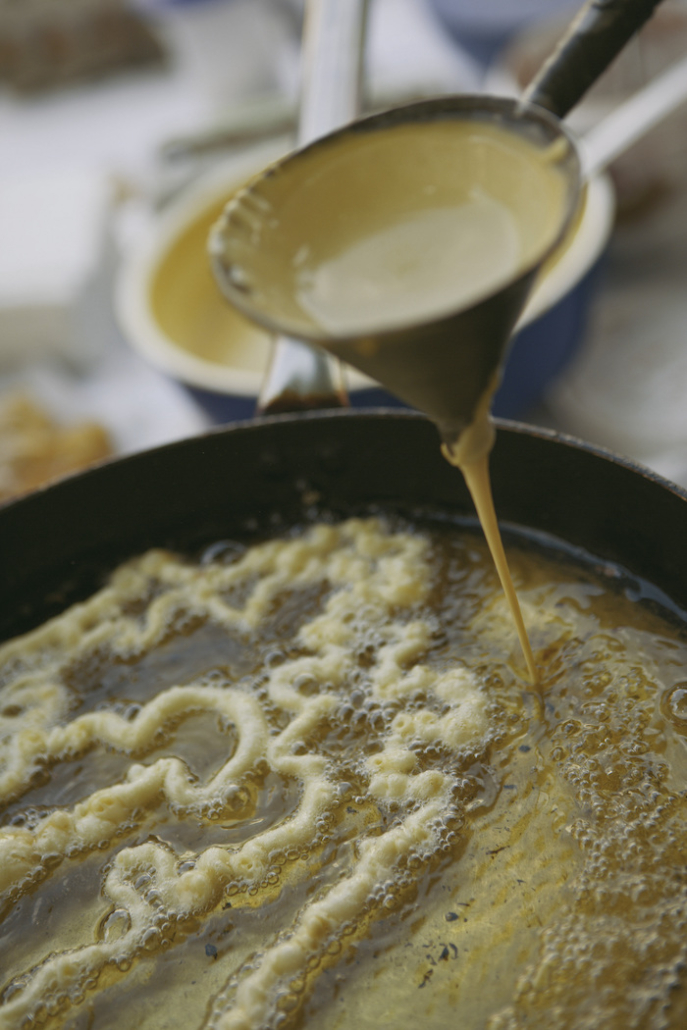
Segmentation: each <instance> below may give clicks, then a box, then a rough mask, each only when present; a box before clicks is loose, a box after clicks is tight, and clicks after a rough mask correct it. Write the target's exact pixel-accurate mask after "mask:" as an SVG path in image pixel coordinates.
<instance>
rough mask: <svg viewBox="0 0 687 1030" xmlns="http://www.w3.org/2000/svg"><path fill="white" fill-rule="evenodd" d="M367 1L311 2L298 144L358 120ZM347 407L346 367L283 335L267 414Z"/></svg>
mask: <svg viewBox="0 0 687 1030" xmlns="http://www.w3.org/2000/svg"><path fill="white" fill-rule="evenodd" d="M366 14H367V0H308V2H307V4H306V8H305V23H304V27H303V79H302V86H301V101H300V111H299V119H298V144H299V146H305V145H306V144H308V143H312V142H313V141H314V140H316V139H319V137H320V136H326V135H327V133H329V132H333V131H334V129H338V128H340V127H341V126H342V125H346V124H347V123H348V122H350V121H353V119H354V118H355V117H356V116H357V114H358V111H359V109H360V92H361V83H362V57H363V43H364V35H365V21H366ZM347 404H348V398H347V396H346V391H345V388H344V383H343V374H342V371H341V364H340V362H339V361H338V359H337V358H334V357H332V356H330V355H329V354H327V353H325V352H324V351H321V350H319V349H318V348H315V347H311V346H310V345H309V344H306V343H301V342H299V341H297V340H291V339H289V338H288V337H285V336H280V337H277V339H276V340H275V341H274V344H273V346H272V354H271V357H270V361H269V364H268V367H267V371H266V373H265V378H264V380H263V383H262V388H261V390H260V396H259V397H258V403H257V410H258V411H259V412H263V413H265V414H276V413H277V412H280V411H298V410H304V409H308V408H336V407H344V406H346V405H347Z"/></svg>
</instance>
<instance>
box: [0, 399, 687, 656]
mask: <svg viewBox="0 0 687 1030" xmlns="http://www.w3.org/2000/svg"><path fill="white" fill-rule="evenodd" d="M491 467H492V476H493V485H494V496H495V503H496V508H497V512H498V515H499V519H500V521H501V522H502V523H504V522H506V523H515V524H516V525H518V526H521V527H526V528H527V529H528V530H529V531H535V532H539V533H546V534H553V535H554V536H556V537H558V538H560V539H561V540H563V541H566V542H567V543H568V544H569V545H572V546H573V547H577V548H583V549H584V550H586V551H588V552H590V553H591V554H592V555H594V556H597V557H598V558H599V559H600V560H601V561H605V562H613V563H619V564H620V565H622V566H624V568H625V569H626V570H627V571H628V573H629V574H630V576H631V577H637V578H638V579H640V580H646V581H649V583H651V584H653V586H654V587H656V588H658V590H659V591H662V592H664V593H665V594H666V595H667V596H668V598H669V599H670V600H671V601H672V603H673V604H674V605H675V606H676V607H677V608H680V609H687V544H686V543H685V541H686V540H687V503H686V502H687V494H685V493H684V492H683V491H681V490H679V489H678V488H677V487H675V486H672V485H671V484H669V483H666V482H665V481H663V480H660V479H659V478H658V477H655V476H653V475H651V474H649V473H647V472H646V471H645V470H640V469H638V468H636V467H634V466H632V465H630V464H629V463H627V462H623V461H620V460H618V459H612V458H611V457H610V456H609V455H607V454H605V453H603V452H600V451H597V450H594V449H592V448H590V447H587V446H584V445H581V444H579V443H576V442H574V441H570V440H567V439H564V438H561V437H560V436H556V435H555V434H552V433H548V432H546V431H541V430H533V429H531V428H529V427H525V426H521V425H517V424H514V423H499V431H498V440H497V444H496V447H495V448H494V452H493V455H492V459H491ZM313 505H316V506H320V507H321V508H324V509H328V510H329V511H331V512H333V513H335V514H340V515H342V516H345V515H348V514H351V513H356V512H365V511H367V510H369V508H370V506H374V505H377V506H381V507H382V508H385V509H393V510H400V511H402V512H413V511H418V510H429V511H439V512H441V513H443V514H444V515H449V516H454V515H455V516H463V517H465V516H471V515H472V514H473V507H472V502H471V501H470V498H469V495H468V493H467V490H466V488H465V486H464V484H463V481H462V477H461V476H460V474H459V473H458V472H457V471H456V470H455V469H453V468H451V467H450V466H449V465H448V464H447V462H446V461H445V460H444V459H443V458H442V457H441V455H440V453H439V442H438V436H437V432H436V429H435V428H434V426H433V425H432V424H430V423H429V422H428V421H427V420H426V419H424V418H423V417H422V416H419V415H415V414H413V413H397V412H388V411H386V412H385V411H374V412H367V413H364V414H360V413H353V412H348V411H332V412H319V413H312V414H301V415H287V416H280V417H272V418H269V419H262V420H256V421H254V422H248V423H238V424H236V425H233V426H229V427H227V428H224V429H220V430H217V431H215V432H211V433H209V434H207V435H205V436H201V437H194V438H192V439H190V440H184V441H182V442H180V443H174V444H171V445H168V446H166V447H161V448H158V449H156V450H151V451H147V452H144V453H141V454H137V455H134V456H132V457H128V458H124V459H120V460H118V461H114V462H112V463H110V464H106V465H103V466H101V467H99V468H96V469H93V470H91V471H89V472H86V473H83V474H81V475H77V476H73V477H71V478H69V479H66V480H63V481H62V482H60V483H58V484H56V485H54V486H51V487H48V488H46V489H44V490H40V491H37V492H36V493H34V494H31V495H29V496H27V497H25V498H23V499H21V500H18V501H15V502H14V503H11V504H8V505H7V506H5V507H4V508H2V509H0V569H1V570H2V575H1V584H0V639H6V638H8V637H11V636H14V635H16V634H17V633H20V632H24V631H25V630H28V629H30V628H32V627H33V626H36V625H39V624H40V623H41V622H43V621H44V620H45V619H46V618H47V617H49V616H51V615H55V614H57V613H58V612H59V611H61V610H63V609H64V608H65V607H67V606H68V605H69V604H71V603H72V602H74V601H76V600H81V599H84V598H86V597H87V596H89V594H91V593H92V592H93V591H94V590H95V589H97V588H98V587H99V586H100V585H101V584H102V583H103V582H104V580H105V579H106V577H107V574H108V573H109V572H110V571H111V570H112V569H113V568H115V567H116V565H117V564H118V563H119V562H121V561H123V560H124V559H126V558H129V557H132V556H134V555H136V554H139V553H141V552H142V551H144V550H146V549H147V548H148V547H153V546H155V547H170V548H173V549H175V550H181V551H182V552H190V553H192V552H194V551H195V550H197V549H198V548H199V547H201V546H203V545H207V544H209V543H211V542H213V541H217V540H221V539H226V538H227V537H234V538H235V537H246V536H247V535H249V536H250V535H255V534H258V535H264V534H265V533H274V532H275V531H279V530H281V529H284V528H288V527H289V526H291V525H293V524H295V523H297V522H299V521H302V520H303V518H304V514H305V513H306V512H307V510H308V509H311V508H312V507H313ZM633 589H640V590H642V589H644V588H642V587H641V585H640V586H636V587H634V588H633ZM644 592H645V593H646V590H644ZM649 594H651V591H649Z"/></svg>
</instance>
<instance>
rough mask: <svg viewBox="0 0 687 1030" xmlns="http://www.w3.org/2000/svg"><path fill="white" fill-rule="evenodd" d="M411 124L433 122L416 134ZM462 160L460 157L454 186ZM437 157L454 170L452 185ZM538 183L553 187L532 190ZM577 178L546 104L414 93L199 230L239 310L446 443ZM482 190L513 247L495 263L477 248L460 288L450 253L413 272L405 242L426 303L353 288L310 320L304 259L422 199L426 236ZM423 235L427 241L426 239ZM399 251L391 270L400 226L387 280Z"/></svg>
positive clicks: (271, 175) (406, 215) (566, 214)
mask: <svg viewBox="0 0 687 1030" xmlns="http://www.w3.org/2000/svg"><path fill="white" fill-rule="evenodd" d="M426 129H429V130H435V129H438V130H439V131H438V132H434V131H432V132H430V133H429V134H427V135H426V137H425V136H423V133H424V131H425V130H426ZM416 130H419V134H418V131H416ZM493 132H495V133H497V136H496V137H495V138H494V139H491V138H490V137H489V133H493ZM481 134H486V135H485V136H484V138H482V135H481ZM478 137H479V141H478V142H477V143H475V140H476V139H477V138H478ZM418 140H420V145H418ZM466 141H467V143H466ZM502 141H507V142H508V144H510V143H512V145H513V149H512V151H511V150H509V149H508V148H507V146H505V145H504V144H503V142H502ZM462 164H468V165H470V166H471V167H470V169H469V171H468V173H467V179H466V178H464V177H463V179H462V184H461V177H462V168H461V165H462ZM447 167H450V168H455V180H456V182H455V185H454V183H453V178H454V177H453V176H452V175H447V173H446V169H447ZM504 168H507V171H506V173H505V174H504ZM470 173H471V174H472V180H471V179H470ZM554 180H555V182H554ZM466 182H467V186H466ZM550 182H553V183H554V185H555V189H553V192H552V193H551V195H550V196H548V195H547V187H548V185H549V184H550ZM580 185H581V176H580V166H579V161H578V158H577V153H576V149H575V145H574V143H573V142H572V140H571V139H570V138H569V136H568V135H567V133H566V130H565V129H564V128H563V127H562V126H561V124H560V122H559V121H558V119H557V118H556V117H555V116H553V115H551V114H549V113H548V112H547V111H544V110H542V109H539V108H537V107H535V106H533V105H526V104H522V103H521V102H518V101H514V100H511V99H506V98H490V97H484V96H477V97H470V96H462V97H449V98H441V99H438V100H432V101H422V102H420V103H415V104H410V105H407V106H405V107H401V108H396V109H394V110H392V111H389V112H384V113H382V114H380V115H374V116H372V117H370V118H366V119H363V120H361V121H358V122H356V123H354V124H353V125H350V126H347V127H346V128H344V129H341V130H339V131H337V132H335V133H332V134H331V135H329V136H327V137H325V138H323V139H320V140H318V141H316V142H315V143H314V144H311V145H310V146H308V147H305V148H304V149H302V150H299V151H297V152H296V153H294V154H292V155H290V156H289V157H287V158H285V159H283V160H282V161H279V162H277V163H276V164H275V165H273V166H271V167H270V168H269V169H267V170H266V172H265V173H263V174H262V175H260V176H258V177H257V178H256V179H254V180H253V181H252V182H251V183H249V184H248V185H247V186H246V187H245V188H244V189H243V190H241V191H240V192H239V193H238V194H237V195H236V197H235V198H234V199H233V200H232V201H231V202H230V203H229V205H228V206H227V208H226V209H225V212H224V214H223V216H222V218H221V219H220V221H219V222H218V223H217V225H216V226H215V228H214V229H213V232H212V234H211V238H210V253H211V257H212V261H213V268H214V271H215V275H216V277H217V280H218V282H219V284H220V286H221V288H222V290H223V292H224V293H225V295H226V297H227V298H228V299H229V301H230V302H231V303H232V304H233V305H234V306H235V307H237V308H238V309H239V310H240V311H242V312H243V313H244V314H246V315H247V316H248V317H249V318H251V319H253V320H254V321H255V322H257V323H258V324H261V325H263V326H264V327H266V328H267V329H268V330H270V331H272V332H275V333H279V334H282V335H286V336H290V337H294V338H296V339H299V340H304V341H307V342H309V343H314V344H317V345H318V346H320V347H324V348H325V349H327V350H328V351H330V352H332V353H334V354H336V355H338V356H339V357H340V358H342V359H343V360H345V361H346V362H348V363H349V364H351V365H353V366H354V367H355V368H357V369H359V370H360V371H362V372H364V373H365V374H367V375H369V376H371V377H372V378H374V379H376V380H377V381H379V382H380V383H382V384H383V385H384V386H386V387H387V388H388V389H390V390H391V391H392V392H393V393H394V394H396V395H397V396H398V397H400V398H401V399H402V400H404V401H405V402H407V403H409V404H411V405H412V406H414V407H416V408H418V409H419V410H421V411H423V412H424V413H426V414H427V415H429V416H430V417H431V418H432V419H433V421H434V422H435V423H436V424H437V425H438V426H439V429H440V431H441V433H442V435H443V436H444V438H445V439H446V440H448V441H451V440H454V439H455V438H456V437H457V436H458V435H459V434H460V431H461V430H462V428H463V427H464V426H465V425H466V424H468V423H469V422H470V421H472V418H473V416H474V413H475V410H476V407H477V404H478V402H479V400H480V398H481V397H482V396H483V395H484V394H485V391H488V390H491V389H493V388H494V387H495V386H496V385H497V381H498V379H497V372H498V370H499V369H500V368H501V365H502V362H503V358H504V354H505V351H506V348H507V344H508V340H509V338H510V336H511V333H512V330H513V328H514V326H515V324H516V322H517V319H518V317H519V315H520V313H521V311H522V309H523V307H524V305H525V302H526V300H527V297H528V295H529V292H530V289H531V287H532V285H533V282H534V280H535V278H536V275H537V273H538V271H539V269H540V268H541V266H542V264H543V263H544V262H545V261H546V259H547V258H548V257H549V255H550V254H551V253H552V252H553V250H554V249H555V247H556V246H557V244H558V243H559V242H560V240H561V239H562V237H563V235H564V234H565V232H566V230H567V228H568V226H569V224H570V222H571V220H572V219H573V217H574V215H575V212H576V210H577V205H578V201H579V196H580ZM461 191H462V192H461ZM554 194H555V200H554V199H552V198H553V196H554ZM483 195H485V196H486V198H487V199H486V201H485V203H486V205H487V207H489V205H492V207H493V205H496V206H499V205H500V206H502V207H503V209H504V210H506V209H507V211H508V218H509V225H508V230H507V232H505V234H504V233H501V236H500V237H499V239H500V240H502V241H505V244H506V246H505V249H508V248H509V247H511V248H512V247H515V250H516V251H517V255H516V256H515V257H514V258H513V260H512V261H511V262H510V265H507V264H506V263H505V262H504V261H503V250H504V248H503V247H500V246H497V247H496V248H495V249H494V252H493V254H491V253H487V258H486V264H487V265H488V266H489V267H488V269H487V274H486V275H485V276H484V277H483V281H481V282H478V283H477V285H476V286H475V287H474V288H473V289H472V290H471V292H470V293H469V295H467V296H466V293H465V289H464V287H463V283H462V281H461V275H460V274H458V272H457V271H456V275H455V279H454V280H452V271H451V268H450V267H447V265H450V260H451V259H450V256H449V257H448V258H440V259H439V262H438V264H436V265H435V266H434V268H433V269H432V271H431V274H429V275H428V273H427V268H426V267H424V264H425V256H426V253H427V250H424V251H423V250H422V248H418V253H419V261H418V263H417V273H418V275H419V276H420V277H421V278H422V280H423V285H422V290H423V291H424V296H428V297H429V298H430V300H429V302H428V303H427V304H426V305H425V306H418V304H417V303H416V300H415V298H413V297H409V295H408V291H405V290H404V289H401V290H397V302H394V303H393V304H392V306H391V308H390V307H389V305H388V303H387V304H386V310H384V311H383V312H382V314H381V315H380V314H379V313H378V312H377V311H376V310H375V304H376V299H375V297H374V296H369V294H370V293H371V291H370V290H368V291H367V292H368V302H367V307H366V306H365V302H364V301H365V289H364V288H363V293H362V297H363V303H361V305H360V310H358V308H357V305H356V301H352V302H351V306H350V307H349V308H348V310H346V311H344V312H343V315H342V317H341V319H340V320H339V321H337V320H334V321H333V322H332V320H329V321H327V320H325V321H323V320H322V319H321V318H320V317H318V315H317V312H316V315H315V316H313V309H312V304H310V303H309V302H308V300H307V298H306V300H305V302H304V301H303V297H304V295H305V293H307V289H308V285H307V284H308V283H309V281H310V280H311V279H312V275H313V268H314V269H315V272H314V274H315V275H317V274H319V272H318V268H317V265H318V262H319V263H320V268H322V267H324V266H325V265H328V266H329V267H328V268H326V269H325V277H326V275H329V277H330V278H334V279H336V277H337V270H338V268H339V267H340V264H338V263H337V262H339V259H340V256H341V253H342V252H345V250H346V248H347V247H349V246H350V245H351V243H353V244H354V245H355V244H356V243H357V241H359V240H361V239H363V240H364V239H365V238H366V233H369V231H370V228H371V229H372V232H374V231H375V230H379V229H380V228H381V229H382V230H384V229H386V228H388V227H389V226H391V225H394V224H396V223H397V222H402V223H403V224H404V225H406V226H407V225H408V224H409V223H412V221H413V219H414V218H415V217H416V215H417V214H418V213H419V212H426V211H427V210H428V209H429V210H430V211H431V218H432V222H431V226H433V227H434V228H435V229H436V231H437V232H438V233H439V235H441V223H442V221H444V220H445V219H447V218H448V219H450V218H451V215H452V211H453V210H455V209H456V208H460V207H461V205H466V204H469V203H471V202H473V201H474V200H475V198H477V203H478V204H480V203H482V199H483ZM535 224H536V229H532V226H533V225H535ZM469 228H470V227H469ZM480 229H481V225H480ZM473 231H474V230H473ZM513 234H514V235H515V236H516V237H517V242H516V243H513V240H512V236H513ZM454 236H455V233H454ZM497 236H498V233H497ZM470 239H472V240H473V243H474V244H479V243H480V240H479V238H478V237H474V236H469V237H468V240H467V242H465V241H464V242H463V244H461V245H464V246H465V245H467V243H469V240H470ZM459 242H460V241H459ZM423 243H424V244H425V245H426V247H428V248H429V249H430V250H431V248H432V243H433V241H432V238H431V237H429V238H428V237H427V236H426V235H425V237H424V238H423ZM356 257H357V255H356V253H355V252H354V253H353V258H352V260H356ZM399 258H400V265H401V266H402V264H403V261H404V260H405V259H406V258H408V254H407V253H405V252H404V251H403V235H402V234H401V236H400V237H399V241H398V247H397V253H392V254H391V266H392V270H391V273H390V276H391V278H393V275H394V274H395V273H394V267H395V266H398V264H399V260H398V259H399ZM412 258H413V255H410V259H411V260H412ZM345 260H346V258H345V257H344V261H345ZM468 261H469V259H468ZM427 267H429V266H427ZM437 277H439V278H441V280H442V282H441V284H440V288H435V287H436V285H437V284H436V282H435V279H436V278H437ZM446 283H448V284H449V288H448V290H447V288H446ZM304 284H305V287H304ZM454 284H455V291H454V289H453V286H454ZM335 285H336V288H337V289H338V288H339V286H340V283H339V282H337V283H336V284H335ZM392 286H393V284H392ZM358 287H359V283H357V284H356V287H355V289H354V290H352V291H351V297H353V296H355V295H356V293H357V292H358ZM363 287H364V283H363ZM344 296H345V294H344Z"/></svg>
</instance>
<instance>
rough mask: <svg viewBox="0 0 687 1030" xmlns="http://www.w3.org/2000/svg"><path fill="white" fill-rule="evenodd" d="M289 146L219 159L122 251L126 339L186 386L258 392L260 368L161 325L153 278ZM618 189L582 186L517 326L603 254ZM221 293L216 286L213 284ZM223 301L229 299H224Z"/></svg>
mask: <svg viewBox="0 0 687 1030" xmlns="http://www.w3.org/2000/svg"><path fill="white" fill-rule="evenodd" d="M291 148H292V141H291V140H290V139H289V138H287V137H279V138H277V139H271V140H269V141H268V142H266V143H262V144H259V145H257V146H253V147H251V148H249V149H247V150H244V151H241V152H240V153H238V154H234V155H232V156H231V157H230V158H227V159H226V160H224V161H222V162H221V163H220V164H218V165H216V166H215V167H214V168H212V169H210V170H209V171H208V172H206V173H205V174H203V175H201V176H199V177H198V179H196V180H195V181H194V182H193V183H191V184H190V185H189V186H187V187H186V188H185V189H184V190H183V191H182V193H181V194H179V196H178V197H177V198H175V199H174V200H172V201H171V202H170V204H169V206H168V207H167V208H166V209H165V210H163V211H162V213H161V214H159V215H158V216H156V218H155V219H154V220H153V222H152V223H151V225H150V226H148V227H147V228H146V230H144V231H143V233H142V235H141V239H140V240H139V241H138V243H137V244H135V245H134V246H133V247H132V248H131V250H130V251H129V253H128V254H125V255H124V258H123V260H122V264H121V267H120V270H119V273H118V276H117V279H116V283H115V290H114V306H115V314H116V317H117V320H118V322H119V325H120V328H121V329H122V332H123V333H124V336H125V338H126V340H127V342H128V343H129V345H130V346H131V347H132V348H133V349H134V350H135V351H137V352H138V353H139V354H140V355H141V356H142V357H143V358H144V359H145V360H147V361H148V362H149V363H150V364H151V365H153V366H154V367H155V368H157V369H158V370H159V371H161V372H163V373H164V374H166V375H168V376H170V377H172V378H174V379H178V380H180V381H181V382H182V383H184V384H186V385H187V386H191V387H194V388H196V389H201V390H205V391H209V392H212V393H217V394H224V395H226V396H231V395H234V396H237V397H255V396H257V394H258V393H259V391H260V387H261V384H262V378H263V377H262V373H260V372H255V371H251V370H249V369H242V368H235V367H232V366H227V365H222V364H219V363H216V362H212V361H209V360H207V359H205V358H201V357H198V356H196V355H193V354H191V353H190V352H189V351H187V350H185V349H183V348H182V347H181V346H179V345H178V344H177V343H175V341H174V340H173V339H171V338H170V337H169V336H168V335H167V333H165V332H164V331H163V329H162V328H161V326H160V325H159V323H158V322H157V320H156V318H155V317H154V314H153V311H152V307H151V304H150V293H151V291H150V284H151V283H152V281H153V278H154V276H155V274H156V271H157V269H158V267H159V265H160V262H161V261H162V260H163V258H164V257H165V255H166V254H167V253H168V251H169V249H170V248H171V247H172V245H173V244H174V242H175V241H176V240H178V239H179V237H180V236H181V235H182V234H183V233H184V232H185V231H187V230H188V228H189V227H190V225H191V224H192V223H193V222H194V221H195V220H196V219H198V218H199V217H200V216H202V214H203V213H204V212H205V211H207V209H208V208H210V207H212V206H214V205H216V204H217V202H218V201H219V200H221V199H222V198H223V197H224V196H226V194H227V192H228V191H231V189H232V188H233V187H238V186H240V185H241V184H242V183H243V182H245V181H246V180H247V179H249V178H250V176H251V175H252V174H256V173H258V172H260V171H262V170H263V169H264V168H265V167H266V166H268V165H269V164H271V163H272V162H274V161H276V160H278V159H279V158H280V157H283V156H284V155H285V154H286V153H287V152H288V151H289V150H290V149H291ZM614 217H615V193H614V190H613V185H612V182H611V180H610V178H609V176H608V175H607V174H606V173H602V174H601V175H597V176H594V177H593V178H592V179H591V180H590V181H589V182H588V183H587V188H586V190H585V199H584V208H583V212H582V216H581V218H580V220H579V222H578V228H577V231H576V234H575V237H574V239H573V240H572V242H571V243H570V244H568V245H567V246H564V251H563V254H562V256H561V257H560V259H559V260H557V261H554V262H553V263H552V264H551V265H550V267H549V268H548V269H547V271H546V273H545V274H544V275H543V276H541V277H540V279H539V280H538V282H537V283H536V284H535V287H534V290H533V293H532V295H531V297H530V299H529V301H528V303H527V305H526V306H525V309H524V311H523V313H522V315H521V316H520V319H519V320H518V322H517V324H516V327H515V332H518V331H520V330H521V329H523V328H525V327H527V326H529V325H531V324H532V323H533V322H535V321H536V320H537V319H538V318H540V317H541V316H542V315H544V314H545V313H546V312H547V311H548V310H549V309H550V308H552V307H553V306H555V305H556V304H557V303H558V301H559V300H560V299H561V298H562V297H563V296H564V295H565V293H566V292H568V291H569V290H570V289H571V286H572V287H574V286H575V285H576V284H577V283H578V282H579V281H580V280H581V279H582V277H583V276H584V274H585V273H586V272H587V271H589V270H590V269H591V268H592V267H593V266H594V264H595V263H596V261H597V260H598V259H599V257H600V256H601V254H602V252H603V250H604V249H605V247H606V244H607V242H608V239H609V237H610V234H611V230H612V228H613V223H614ZM218 292H219V287H218ZM225 303H226V302H225ZM345 374H346V380H347V384H348V388H349V390H351V391H359V390H365V389H378V388H379V384H378V383H377V382H376V381H375V380H373V379H370V378H369V377H368V376H365V375H363V374H362V373H361V372H358V371H357V370H356V369H353V368H350V367H348V366H345Z"/></svg>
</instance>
